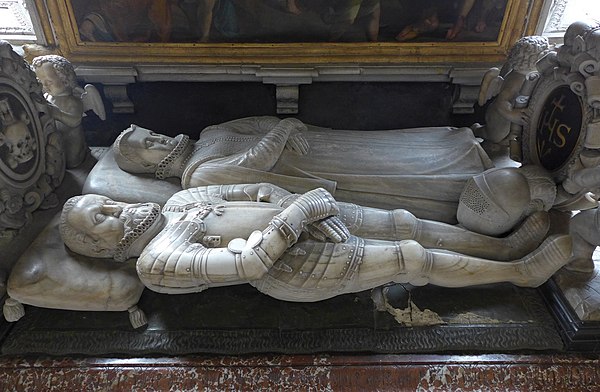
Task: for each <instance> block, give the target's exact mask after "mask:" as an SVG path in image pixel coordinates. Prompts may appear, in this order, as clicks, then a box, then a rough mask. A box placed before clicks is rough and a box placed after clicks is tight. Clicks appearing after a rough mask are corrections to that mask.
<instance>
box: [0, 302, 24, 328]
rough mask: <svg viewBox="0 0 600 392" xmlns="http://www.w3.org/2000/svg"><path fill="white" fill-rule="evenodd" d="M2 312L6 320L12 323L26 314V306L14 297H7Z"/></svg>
mask: <svg viewBox="0 0 600 392" xmlns="http://www.w3.org/2000/svg"><path fill="white" fill-rule="evenodd" d="M2 312H3V313H4V318H5V319H6V321H8V322H11V323H12V322H15V321H19V320H20V319H21V317H23V316H25V308H24V307H23V304H21V303H20V302H19V301H17V300H14V299H12V298H7V299H6V301H4V307H3V308H2Z"/></svg>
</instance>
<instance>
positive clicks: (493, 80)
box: [478, 67, 504, 106]
mask: <svg viewBox="0 0 600 392" xmlns="http://www.w3.org/2000/svg"><path fill="white" fill-rule="evenodd" d="M503 83H504V78H503V77H502V76H500V69H498V68H496V67H494V68H490V69H489V70H488V71H487V72H486V73H485V75H483V80H482V81H481V88H480V89H479V100H478V103H479V106H483V105H485V103H486V102H487V101H489V100H490V99H492V98H494V97H495V96H496V95H498V93H499V92H500V90H501V89H502V84H503Z"/></svg>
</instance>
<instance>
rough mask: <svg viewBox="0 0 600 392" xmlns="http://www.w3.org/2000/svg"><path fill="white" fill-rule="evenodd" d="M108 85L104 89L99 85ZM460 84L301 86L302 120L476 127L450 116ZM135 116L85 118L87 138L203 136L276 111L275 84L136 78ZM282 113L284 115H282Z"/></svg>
mask: <svg viewBox="0 0 600 392" xmlns="http://www.w3.org/2000/svg"><path fill="white" fill-rule="evenodd" d="M98 87H99V89H100V90H101V89H102V86H98ZM454 89H455V87H454V86H452V85H451V84H448V83H350V82H335V83H333V82H332V83H313V84H310V85H301V86H300V98H299V113H298V114H297V115H294V117H297V118H299V119H301V120H302V121H304V122H306V123H310V124H315V125H319V126H324V127H332V128H338V129H362V130H375V129H393V128H411V127H424V126H439V125H453V126H463V125H466V126H468V125H471V124H472V123H473V122H475V121H479V122H482V116H481V113H480V110H477V112H476V113H475V115H469V116H464V115H461V116H455V115H452V101H453V96H454V94H455V90H454ZM128 94H129V97H130V99H131V100H132V102H133V103H134V105H135V113H133V114H114V113H112V112H111V110H110V109H111V108H110V103H109V102H106V104H107V108H108V118H107V120H106V121H99V119H98V118H96V117H94V115H93V114H92V115H90V116H88V117H86V118H85V119H84V125H85V129H86V135H87V139H88V143H89V144H90V145H91V146H107V145H110V144H111V143H112V141H114V139H115V138H116V136H117V135H118V134H119V133H120V132H121V130H123V129H125V128H127V127H128V126H129V125H130V124H132V123H135V124H137V125H140V126H143V127H146V128H150V129H153V130H155V131H157V132H159V133H164V134H167V135H171V136H174V135H177V134H179V133H186V134H188V135H190V136H191V137H192V138H197V137H198V135H199V133H200V131H201V130H202V129H203V128H205V127H206V126H208V125H212V124H217V123H221V122H224V121H228V120H232V119H236V118H240V117H246V116H258V115H274V116H275V115H277V114H276V100H275V86H274V85H269V84H262V83H242V82H240V83H231V82H230V83H183V82H180V83H175V82H153V83H136V84H131V85H129V86H128ZM280 117H284V116H280Z"/></svg>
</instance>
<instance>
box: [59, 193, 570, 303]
mask: <svg viewBox="0 0 600 392" xmlns="http://www.w3.org/2000/svg"><path fill="white" fill-rule="evenodd" d="M416 222H420V221H416V220H415V218H414V217H413V216H411V215H410V214H407V213H406V212H405V211H384V210H377V209H369V208H362V207H358V206H356V205H349V204H345V203H337V202H336V201H335V200H334V199H333V197H332V196H331V195H330V194H329V193H328V192H327V191H326V190H324V189H322V188H317V189H315V190H312V191H309V192H306V193H304V194H302V195H298V194H290V193H289V192H287V191H285V190H283V189H281V188H279V187H276V186H273V185H270V184H246V185H223V186H208V187H201V188H191V189H188V190H184V191H181V192H178V193H177V194H175V195H174V196H173V197H171V199H170V200H169V201H168V202H167V203H166V205H165V206H164V208H162V209H161V208H160V207H159V206H158V205H157V204H154V203H140V204H133V205H131V204H124V203H119V202H115V201H113V200H110V199H109V198H107V197H105V196H99V195H83V196H76V197H74V198H71V199H70V200H69V201H68V202H67V203H65V206H64V208H63V213H62V217H61V223H60V230H61V235H62V238H63V240H64V241H65V243H66V245H67V246H68V247H69V248H70V249H71V250H73V251H74V252H77V253H81V254H85V255H88V256H92V257H103V258H113V259H114V260H116V261H119V262H123V261H125V260H128V259H130V258H135V257H138V259H137V273H138V275H139V277H140V279H141V281H142V282H143V283H144V285H146V287H148V288H150V289H152V290H154V291H157V292H162V293H170V294H178V293H190V292H200V291H202V290H204V289H206V288H209V287H216V286H226V285H235V284H242V283H250V284H251V285H253V286H254V287H256V288H257V289H258V290H260V291H261V292H263V293H265V294H268V295H270V296H273V297H275V298H279V299H283V300H288V301H318V300H322V299H326V298H330V297H332V296H335V295H339V294H343V293H348V292H356V291H360V290H365V289H369V288H373V287H376V286H379V285H382V284H384V283H388V282H402V283H405V282H409V283H411V284H414V285H424V284H427V283H432V284H436V285H441V286H448V287H462V286H468V285H475V284H485V283H494V282H505V281H507V282H512V283H514V284H516V285H519V286H526V287H536V286H538V285H540V284H542V283H543V282H544V281H546V279H548V278H549V277H550V276H551V275H552V274H553V273H554V272H556V271H557V270H558V269H559V268H560V267H562V266H563V265H564V264H565V263H566V262H567V261H568V258H569V256H570V237H569V236H553V237H550V238H548V239H547V240H546V241H545V242H544V243H543V244H542V245H541V246H540V247H539V248H538V249H537V250H535V251H534V252H533V253H531V254H529V255H527V256H524V257H522V258H520V259H518V260H515V261H512V262H498V261H492V260H488V259H481V258H477V257H473V256H466V255H463V254H459V253H452V252H447V251H436V250H430V249H425V248H424V247H423V246H430V245H431V244H429V243H427V242H428V241H431V240H433V241H436V242H440V243H441V242H443V243H444V244H445V248H446V249H452V248H453V244H457V247H458V249H460V248H461V247H465V246H466V247H467V248H471V250H472V251H483V252H489V251H490V250H491V249H488V250H486V249H485V248H493V249H494V250H495V251H501V250H502V248H503V247H504V246H505V245H503V244H501V243H500V242H498V241H499V240H498V239H495V238H486V237H484V236H480V235H476V234H473V233H469V232H467V231H465V230H462V229H458V228H456V227H454V226H450V225H441V226H438V229H439V230H441V231H440V234H439V238H429V239H427V238H426V239H423V241H422V245H423V246H422V245H421V244H419V243H418V242H416V241H414V240H407V238H413V237H414V235H415V230H416V229H417V227H418V226H419V225H418V224H416ZM394 228H395V229H394ZM351 233H352V234H351ZM469 241H473V242H477V243H479V245H478V246H472V245H468V242H469ZM438 247H440V246H439V244H438ZM492 253H493V252H492ZM486 254H490V253H486Z"/></svg>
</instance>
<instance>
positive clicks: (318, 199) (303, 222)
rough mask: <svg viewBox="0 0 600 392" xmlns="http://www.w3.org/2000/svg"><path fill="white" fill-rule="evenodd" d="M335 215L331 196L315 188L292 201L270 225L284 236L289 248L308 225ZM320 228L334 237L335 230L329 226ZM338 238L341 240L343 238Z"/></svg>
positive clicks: (335, 209)
mask: <svg viewBox="0 0 600 392" xmlns="http://www.w3.org/2000/svg"><path fill="white" fill-rule="evenodd" d="M337 214H339V208H338V205H337V202H336V201H335V199H334V198H333V196H331V194H330V193H329V192H327V191H326V190H325V189H323V188H317V189H314V190H312V191H310V192H306V193H305V194H303V195H301V196H300V197H298V198H297V199H296V200H294V201H293V202H292V204H290V205H289V207H287V208H286V209H285V210H283V211H282V212H281V213H279V214H278V215H276V216H275V217H273V220H272V221H271V225H272V226H273V227H275V228H277V229H279V230H280V231H281V232H282V233H283V234H284V236H285V237H286V239H287V243H288V246H291V245H293V244H294V243H296V241H298V237H299V236H300V234H301V233H302V231H304V230H306V229H307V226H308V225H309V224H311V223H313V222H317V221H321V220H323V219H325V218H328V217H330V216H334V215H337ZM322 227H323V230H325V231H326V232H327V233H330V234H332V236H333V237H336V234H335V233H336V230H334V229H332V227H331V226H329V227H328V228H325V227H327V224H325V226H322ZM338 231H339V230H338ZM337 235H339V233H338V234H337ZM339 236H340V238H343V236H341V235H339Z"/></svg>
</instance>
